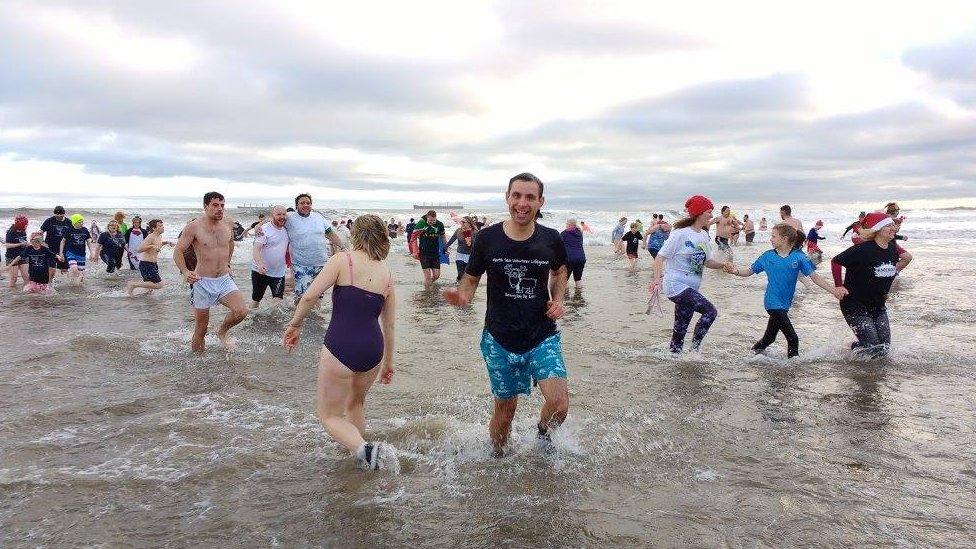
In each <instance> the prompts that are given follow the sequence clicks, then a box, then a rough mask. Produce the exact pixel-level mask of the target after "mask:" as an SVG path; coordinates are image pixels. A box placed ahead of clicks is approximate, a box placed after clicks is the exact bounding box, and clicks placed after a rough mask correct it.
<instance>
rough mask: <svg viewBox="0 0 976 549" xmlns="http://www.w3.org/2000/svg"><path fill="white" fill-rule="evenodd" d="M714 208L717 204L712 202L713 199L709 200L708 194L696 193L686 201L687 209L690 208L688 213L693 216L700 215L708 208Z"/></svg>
mask: <svg viewBox="0 0 976 549" xmlns="http://www.w3.org/2000/svg"><path fill="white" fill-rule="evenodd" d="M714 208H715V206H714V205H713V204H712V201H711V200H709V199H708V197H707V196H702V195H700V194H696V195H695V196H693V197H691V198H689V199H688V200H686V201H685V209H686V210H688V215H690V216H691V217H698V216H700V215H701V214H703V213H705V212H707V211H708V210H712V209H714Z"/></svg>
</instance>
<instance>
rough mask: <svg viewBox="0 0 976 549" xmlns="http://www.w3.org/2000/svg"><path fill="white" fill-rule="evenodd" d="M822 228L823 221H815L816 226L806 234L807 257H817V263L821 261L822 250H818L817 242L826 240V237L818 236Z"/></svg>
mask: <svg viewBox="0 0 976 549" xmlns="http://www.w3.org/2000/svg"><path fill="white" fill-rule="evenodd" d="M822 227H823V221H821V220H817V224H816V225H814V226H813V228H812V229H810V232H809V233H807V255H808V256H810V257H813V256H814V255H816V256H817V261H820V260H821V259H823V250H821V249H820V245H819V243H818V241H819V240H827V237H825V236H820V232H819V231H820V229H821V228H822Z"/></svg>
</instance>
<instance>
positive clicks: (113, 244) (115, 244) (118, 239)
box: [98, 231, 125, 257]
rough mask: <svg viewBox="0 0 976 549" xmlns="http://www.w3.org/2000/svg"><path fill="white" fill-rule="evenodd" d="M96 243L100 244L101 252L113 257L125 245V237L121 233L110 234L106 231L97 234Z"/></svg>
mask: <svg viewBox="0 0 976 549" xmlns="http://www.w3.org/2000/svg"><path fill="white" fill-rule="evenodd" d="M98 243H99V244H101V245H102V253H104V254H107V255H109V256H113V257H114V256H116V255H118V254H119V252H121V251H122V247H123V246H125V237H124V236H122V233H115V234H114V235H111V234H109V233H108V231H106V232H103V233H101V234H100V235H98Z"/></svg>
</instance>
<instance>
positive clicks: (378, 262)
mask: <svg viewBox="0 0 976 549" xmlns="http://www.w3.org/2000/svg"><path fill="white" fill-rule="evenodd" d="M350 237H351V238H350V241H351V243H352V252H345V253H340V254H336V255H334V256H332V258H331V259H329V261H328V263H326V264H325V268H323V269H322V272H321V273H319V275H318V276H317V277H315V280H314V281H313V282H312V285H311V286H310V287H309V289H308V291H307V292H305V295H304V296H302V299H301V301H299V303H298V307H297V308H296V310H295V316H294V317H292V319H291V322H289V323H288V327H287V328H286V329H285V335H284V338H283V340H282V344H283V345H284V346H285V347H286V348H288V349H289V351H290V350H292V349H294V348H295V346H296V345H297V344H298V337H299V335H300V333H301V327H302V322H303V321H304V320H305V317H306V316H307V315H308V313H309V311H310V310H311V309H312V308H313V307H314V306H315V305H316V303H317V302H318V300H319V298H320V297H321V296H322V294H323V293H325V291H326V290H328V289H329V288H331V287H333V286H334V287H335V288H334V289H333V290H332V319H331V321H330V322H329V328H328V330H327V331H326V333H325V342H324V343H325V344H324V346H323V347H322V355H321V359H320V360H319V375H318V416H319V421H321V422H322V425H323V426H324V427H325V430H326V431H328V432H329V434H330V435H332V438H334V439H335V440H336V441H337V442H339V443H340V444H342V445H343V446H345V447H346V448H347V449H348V450H349V452H350V453H351V454H353V455H355V456H356V458H357V461H358V464H359V466H360V467H362V468H364V469H378V468H379V465H380V464H379V451H380V444H379V443H375V442H366V440H365V439H364V438H363V437H364V435H365V432H366V416H365V412H364V410H363V408H364V404H365V399H366V393H367V392H368V391H369V388H370V387H371V386H372V385H373V382H374V381H376V377H377V374H378V375H379V378H380V383H390V382H391V381H392V380H393V323H394V315H395V311H396V295H395V293H394V291H393V280H392V274H391V273H390V268H389V266H388V265H387V263H386V256H387V254H389V252H390V237H389V236H388V235H387V232H386V224H385V223H383V220H381V219H380V218H379V217H377V216H375V215H363V216H360V217H359V218H358V219H356V222H355V224H354V225H353V227H352V233H351V235H350ZM381 320H382V328H381V326H380V321H381ZM377 366H379V368H377Z"/></svg>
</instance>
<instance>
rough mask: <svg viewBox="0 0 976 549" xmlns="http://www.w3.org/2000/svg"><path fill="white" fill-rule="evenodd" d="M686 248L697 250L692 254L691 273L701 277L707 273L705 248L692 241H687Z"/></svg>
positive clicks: (690, 259)
mask: <svg viewBox="0 0 976 549" xmlns="http://www.w3.org/2000/svg"><path fill="white" fill-rule="evenodd" d="M685 247H686V248H691V249H692V250H695V251H694V253H692V254H691V257H690V258H689V261H690V262H691V272H692V273H694V274H696V275H700V274H702V272H704V271H705V257H706V256H707V255H706V254H705V246H704V245H702V244H696V243H694V242H692V241H690V240H685Z"/></svg>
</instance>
